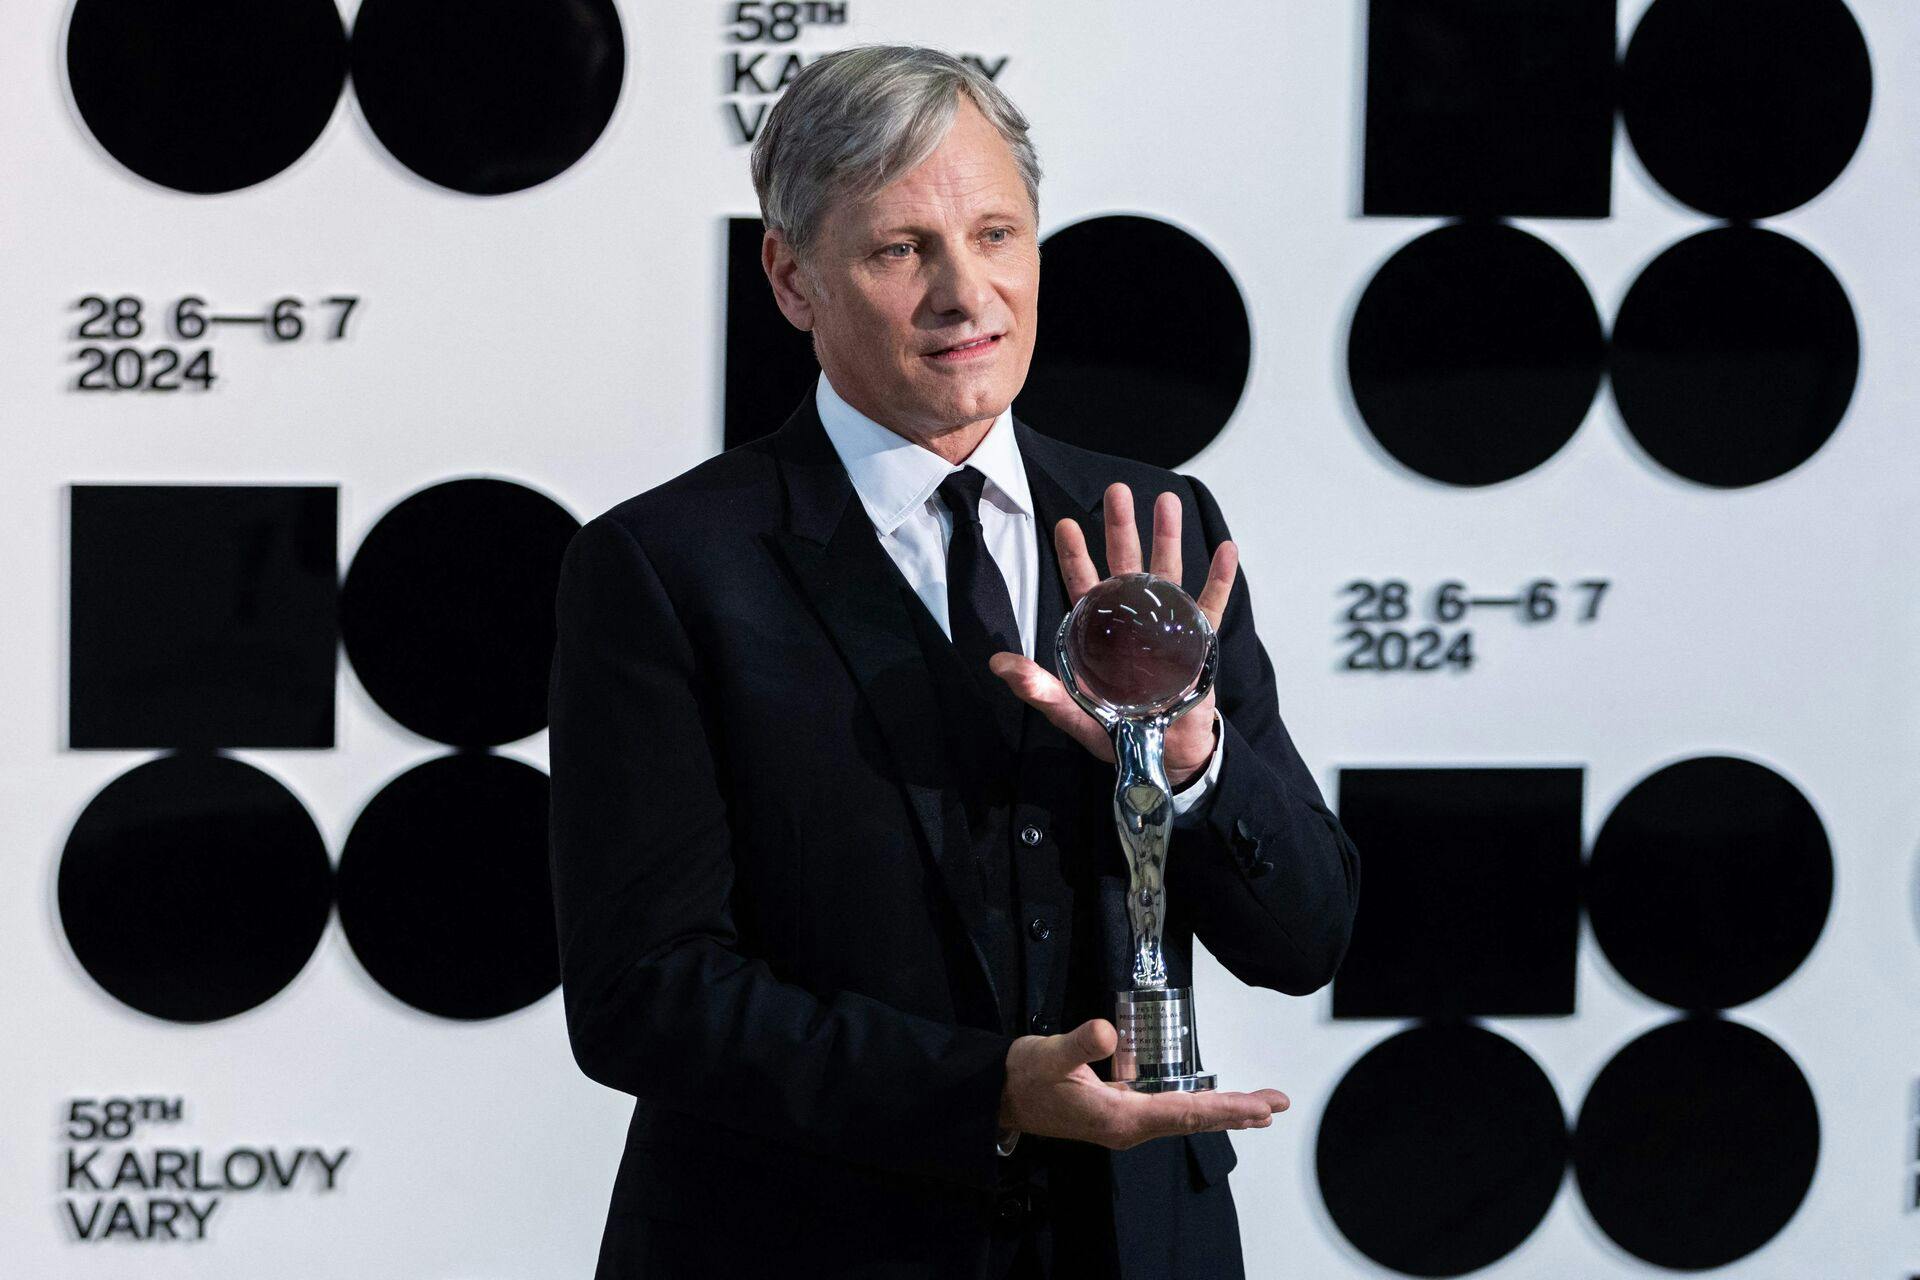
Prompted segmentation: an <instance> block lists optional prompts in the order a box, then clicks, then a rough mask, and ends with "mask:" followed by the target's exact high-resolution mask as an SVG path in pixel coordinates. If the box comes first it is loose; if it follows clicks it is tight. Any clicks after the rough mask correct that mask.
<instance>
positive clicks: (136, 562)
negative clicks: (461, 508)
mask: <svg viewBox="0 0 1920 1280" xmlns="http://www.w3.org/2000/svg"><path fill="white" fill-rule="evenodd" d="M338 493H339V491H338V489H337V488H335V487H334V486H332V485H112V484H110V485H80V484H77V485H73V486H72V487H71V489H70V496H71V499H72V503H71V521H72V527H71V548H70V549H71V559H70V562H69V563H70V568H69V607H70V610H71V613H70V626H69V630H68V658H69V660H68V677H67V679H68V684H67V708H68V713H67V722H68V734H67V737H68V745H70V746H73V747H331V746H332V745H333V702H334V698H333V691H334V661H335V660H334V654H335V652H336V650H337V647H338V636H339V627H338V623H337V622H336V619H335V613H334V596H335V592H336V590H337V586H338V582H339V565H338V558H337V553H336V546H335V544H336V526H337V523H338V514H337V513H338V507H339V501H338Z"/></svg>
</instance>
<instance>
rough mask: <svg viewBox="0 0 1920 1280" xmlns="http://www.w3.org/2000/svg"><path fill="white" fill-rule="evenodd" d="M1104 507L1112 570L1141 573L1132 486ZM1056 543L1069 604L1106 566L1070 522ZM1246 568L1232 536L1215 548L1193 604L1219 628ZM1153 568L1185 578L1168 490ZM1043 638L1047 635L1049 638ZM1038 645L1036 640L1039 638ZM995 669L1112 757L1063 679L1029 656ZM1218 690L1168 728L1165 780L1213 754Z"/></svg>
mask: <svg viewBox="0 0 1920 1280" xmlns="http://www.w3.org/2000/svg"><path fill="white" fill-rule="evenodd" d="M1102 505H1103V507H1104V509H1105V512H1106V527H1107V568H1108V569H1110V570H1111V571H1112V573H1113V575H1114V576H1116V577H1117V576H1119V575H1120V574H1123V573H1139V572H1140V571H1141V569H1142V565H1141V563H1140V530H1139V526H1137V525H1136V524H1135V523H1134V520H1133V491H1132V490H1131V489H1129V488H1127V486H1126V485H1124V484H1113V485H1109V486H1108V488H1107V493H1106V500H1105V502H1104V503H1103V504H1102ZM1053 546H1054V550H1055V552H1056V553H1057V554H1058V557H1059V560H1060V578H1061V581H1062V582H1063V583H1065V585H1066V589H1067V608H1069V609H1071V608H1073V606H1074V605H1076V604H1078V603H1079V602H1080V597H1081V596H1084V595H1085V594H1087V592H1089V591H1091V590H1092V589H1093V588H1094V587H1095V586H1097V585H1099V583H1100V581H1101V579H1100V571H1099V570H1098V569H1097V568H1096V567H1095V566H1094V563H1093V556H1092V555H1091V554H1089V552H1088V551H1087V538H1086V535H1085V534H1084V533H1082V532H1081V531H1080V526H1079V525H1078V524H1077V523H1075V522H1074V521H1072V520H1062V521H1061V522H1060V523H1059V524H1057V525H1055V526H1054V529H1053ZM1239 568H1240V551H1239V548H1237V547H1235V546H1234V545H1233V543H1231V542H1222V543H1221V544H1220V545H1219V546H1218V547H1216V548H1214V552H1213V562H1212V563H1211V564H1210V565H1208V567H1207V584H1206V586H1205V587H1203V588H1202V589H1201V591H1200V596H1199V599H1198V600H1197V601H1196V602H1195V603H1197V604H1198V605H1199V606H1200V612H1202V613H1204V614H1206V615H1207V621H1208V622H1209V623H1211V624H1212V625H1213V629H1214V630H1215V631H1216V632H1217V631H1219V629H1220V617H1221V615H1222V614H1223V613H1224V612H1225V611H1226V607H1227V598H1228V596H1229V595H1230V594H1231V593H1232V591H1233V578H1234V574H1235V573H1237V572H1238V571H1239ZM1147 572H1149V573H1151V574H1153V575H1154V576H1155V577H1158V578H1165V579H1166V580H1167V581H1169V582H1179V581H1180V499H1179V498H1177V497H1175V496H1174V495H1173V494H1171V493H1162V494H1161V495H1160V496H1159V497H1158V498H1157V499H1155V500H1154V504H1153V564H1152V567H1151V568H1148V569H1147ZM1043 638H1044V637H1043ZM1036 648H1038V645H1037V644H1036ZM988 665H990V666H991V667H992V669H993V674H995V675H997V676H999V677H1000V678H1001V679H1002V680H1004V681H1006V682H1007V686H1008V687H1009V688H1011V689H1012V690H1013V691H1014V693H1016V694H1018V695H1019V696H1020V699H1021V700H1022V701H1023V702H1027V703H1030V704H1032V705H1033V706H1034V707H1036V708H1038V709H1039V711H1040V713H1041V714H1042V715H1044V716H1046V718H1047V719H1048V720H1049V721H1051V722H1052V724H1053V725H1054V727H1055V728H1057V729H1059V730H1060V731H1061V732H1062V733H1065V734H1066V735H1067V736H1068V737H1070V738H1072V739H1074V741H1076V742H1078V743H1080V744H1081V745H1082V746H1084V747H1085V748H1086V749H1087V750H1089V751H1091V752H1093V754H1094V755H1096V756H1098V757H1100V759H1102V760H1106V761H1108V762H1111V761H1112V760H1113V740H1112V738H1111V737H1110V736H1109V735H1108V733H1107V731H1106V730H1105V729H1104V728H1102V727H1101V725H1100V722H1099V721H1098V720H1095V719H1094V718H1093V717H1092V716H1090V715H1088V714H1087V713H1086V712H1084V711H1082V710H1081V709H1080V704H1079V703H1077V702H1075V701H1074V700H1073V697H1072V695H1071V694H1069V693H1068V692H1067V690H1066V686H1065V685H1063V684H1061V683H1060V678H1059V677H1058V676H1056V675H1054V674H1053V673H1052V672H1051V671H1048V670H1047V669H1046V668H1045V667H1042V666H1041V665H1040V664H1039V663H1037V662H1035V661H1033V660H1032V659H1031V658H1028V657H1026V656H1025V655H1024V654H1018V653H1013V652H1010V651H1009V652H1002V653H996V654H994V655H993V657H992V658H990V659H989V660H988ZM1213 748H1214V741H1213V691H1212V690H1208V692H1207V696H1206V697H1205V698H1202V699H1201V700H1200V701H1199V703H1197V704H1196V705H1195V706H1194V707H1193V708H1191V709H1190V710H1189V711H1187V712H1186V713H1185V714H1184V715H1182V716H1181V717H1180V718H1179V719H1178V720H1175V721H1174V722H1173V724H1172V725H1171V726H1169V727H1168V729H1167V737H1166V748H1165V760H1166V766H1167V781H1168V783H1169V784H1170V785H1172V786H1174V787H1179V786H1181V785H1182V784H1184V783H1185V782H1186V781H1187V780H1188V779H1190V778H1192V777H1193V775H1194V774H1196V773H1198V772H1200V770H1202V769H1204V768H1206V767H1207V761H1208V760H1210V759H1212V758H1213Z"/></svg>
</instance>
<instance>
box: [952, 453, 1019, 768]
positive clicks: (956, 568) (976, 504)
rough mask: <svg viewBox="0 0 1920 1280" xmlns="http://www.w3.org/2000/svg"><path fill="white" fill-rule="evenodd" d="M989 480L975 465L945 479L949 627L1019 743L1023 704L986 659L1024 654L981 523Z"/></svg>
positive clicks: (1010, 603) (969, 666)
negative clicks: (949, 516) (949, 525)
mask: <svg viewBox="0 0 1920 1280" xmlns="http://www.w3.org/2000/svg"><path fill="white" fill-rule="evenodd" d="M986 482H987V478H986V477H985V476H984V475H982V474H981V473H980V471H979V469H978V468H976V467H962V468H961V469H960V470H958V471H956V472H954V473H953V474H951V475H949V476H948V477H947V478H946V479H945V480H942V481H941V482H940V500H941V501H942V502H944V503H946V504H947V510H948V511H951V512H952V513H953V536H952V537H951V538H950V539H948V541H947V628H948V630H949V632H950V633H951V634H952V637H953V647H954V649H955V650H956V651H957V652H958V653H959V655H960V661H961V663H962V664H964V665H965V666H966V668H967V670H968V672H969V673H970V674H972V675H973V676H974V678H975V680H976V681H977V682H978V684H979V687H980V688H981V689H982V690H983V691H985V693H986V695H987V698H988V701H989V702H991V703H992V704H993V706H994V713H995V716H996V718H997V719H999V720H1000V723H1001V725H1002V727H1003V728H1006V729H1007V730H1008V733H1009V737H1010V738H1011V739H1012V740H1013V741H1015V742H1018V741H1019V736H1020V735H1019V725H1020V715H1021V708H1022V706H1023V704H1022V703H1021V702H1020V700H1019V699H1018V698H1017V697H1015V696H1014V694H1013V691H1012V690H1011V689H1009V688H1007V686H1006V685H1005V684H1004V683H1003V682H1002V681H1001V679H1000V677H998V676H996V675H994V674H993V672H992V670H991V669H990V668H989V667H988V666H987V659H988V658H990V657H992V656H993V655H994V654H996V653H1000V652H1002V651H1011V652H1013V653H1019V652H1020V626H1019V624H1018V623H1016V622H1015V621H1014V618H1013V597H1012V596H1011V595H1010V594H1009V593H1008V591H1007V580H1006V579H1005V578H1003V577H1001V576H1000V569H999V566H997V565H995V564H994V562H993V556H992V555H991V554H990V553H989V552H988V551H987V539H986V531H985V530H984V529H982V528H981V526H980V490H981V487H982V486H983V485H985V484H986Z"/></svg>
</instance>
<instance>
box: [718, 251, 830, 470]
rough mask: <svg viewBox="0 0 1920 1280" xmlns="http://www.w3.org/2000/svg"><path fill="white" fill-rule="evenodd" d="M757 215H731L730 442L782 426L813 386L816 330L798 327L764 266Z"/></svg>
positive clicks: (728, 339) (728, 392)
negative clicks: (779, 299) (783, 308)
mask: <svg viewBox="0 0 1920 1280" xmlns="http://www.w3.org/2000/svg"><path fill="white" fill-rule="evenodd" d="M763 234H764V231H763V228H762V225H761V222H760V219H758V218H729V219H727V408H726V419H727V427H726V446H727V448H729V449H731V448H733V446H735V445H737V444H745V443H746V442H747V441H749V440H754V439H757V438H759V437H760V436H764V435H771V434H772V433H773V432H775V431H777V430H779V428H780V424H781V423H783V422H785V421H786V420H787V415H788V414H790V413H792V412H793V408H794V406H795V405H797V404H799V403H800V398H801V397H802V396H804V395H806V394H807V392H808V391H809V390H810V389H811V388H812V387H813V380H814V377H815V376H816V375H817V374H819V372H820V366H819V365H818V364H817V363H815V362H814V358H813V335H812V334H809V333H806V332H803V331H802V330H799V329H796V328H794V327H793V326H792V325H791V324H789V323H788V322H787V318H786V317H785V316H784V315H782V314H781V313H780V304H779V303H777V302H775V301H774V300H773V286H772V285H770V284H768V283H767V273H766V272H765V271H764V270H762V269H761V266H760V241H761V237H762V235H763Z"/></svg>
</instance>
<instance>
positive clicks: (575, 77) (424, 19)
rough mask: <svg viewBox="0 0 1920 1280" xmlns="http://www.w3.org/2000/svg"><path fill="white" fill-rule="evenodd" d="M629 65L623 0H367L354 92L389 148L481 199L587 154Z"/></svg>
mask: <svg viewBox="0 0 1920 1280" xmlns="http://www.w3.org/2000/svg"><path fill="white" fill-rule="evenodd" d="M626 62H627V48H626V41H625V38H624V37H623V35H622V33H621V29H620V15H619V13H618V12H616V10H615V9H614V6H613V0H460V3H457V4H456V3H449V2H448V0H365V2H364V3H363V4H362V5H361V6H360V12H359V14H358V15H357V16H356V17H355V18H354V21H353V92H354V96H355V97H357V98H358V99H359V100H360V108H361V110H362V111H364V112H365V113H366V117H367V124H368V125H369V126H370V127H371V128H372V129H373V132H374V134H375V135H376V136H378V138H379V139H380V143H381V145H382V146H384V147H386V149H387V150H388V151H389V152H391V153H392V154H393V157H394V158H395V159H396V160H398V161H399V162H400V163H401V164H404V165H405V166H407V168H409V169H411V170H413V171H414V172H415V173H417V174H419V175H420V176H421V177H423V178H425V179H427V180H428V181H429V182H436V183H439V184H440V185H441V186H443V187H451V188H452V189H453V190H455V191H465V192H468V193H470V194H472V195H479V196H494V195H502V194H504V193H506V192H510V191H521V190H524V189H525V188H527V187H532V186H537V185H539V184H540V183H542V182H545V181H546V180H547V179H549V178H552V177H554V176H555V175H556V174H559V173H562V172H564V171H565V170H566V169H567V168H568V167H569V166H571V165H572V164H573V163H574V162H575V161H577V160H579V159H580V157H581V156H584V155H585V154H587V151H588V149H589V148H591V147H592V146H593V144H594V143H595V142H596V141H597V140H598V139H599V137H600V134H601V133H602V132H603V131H604V130H605V129H606V127H607V121H609V120H611V119H612V118H613V108H614V104H615V103H616V102H617V101H618V99H619V97H620V81H621V77H622V76H623V75H624V74H625V71H626Z"/></svg>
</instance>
